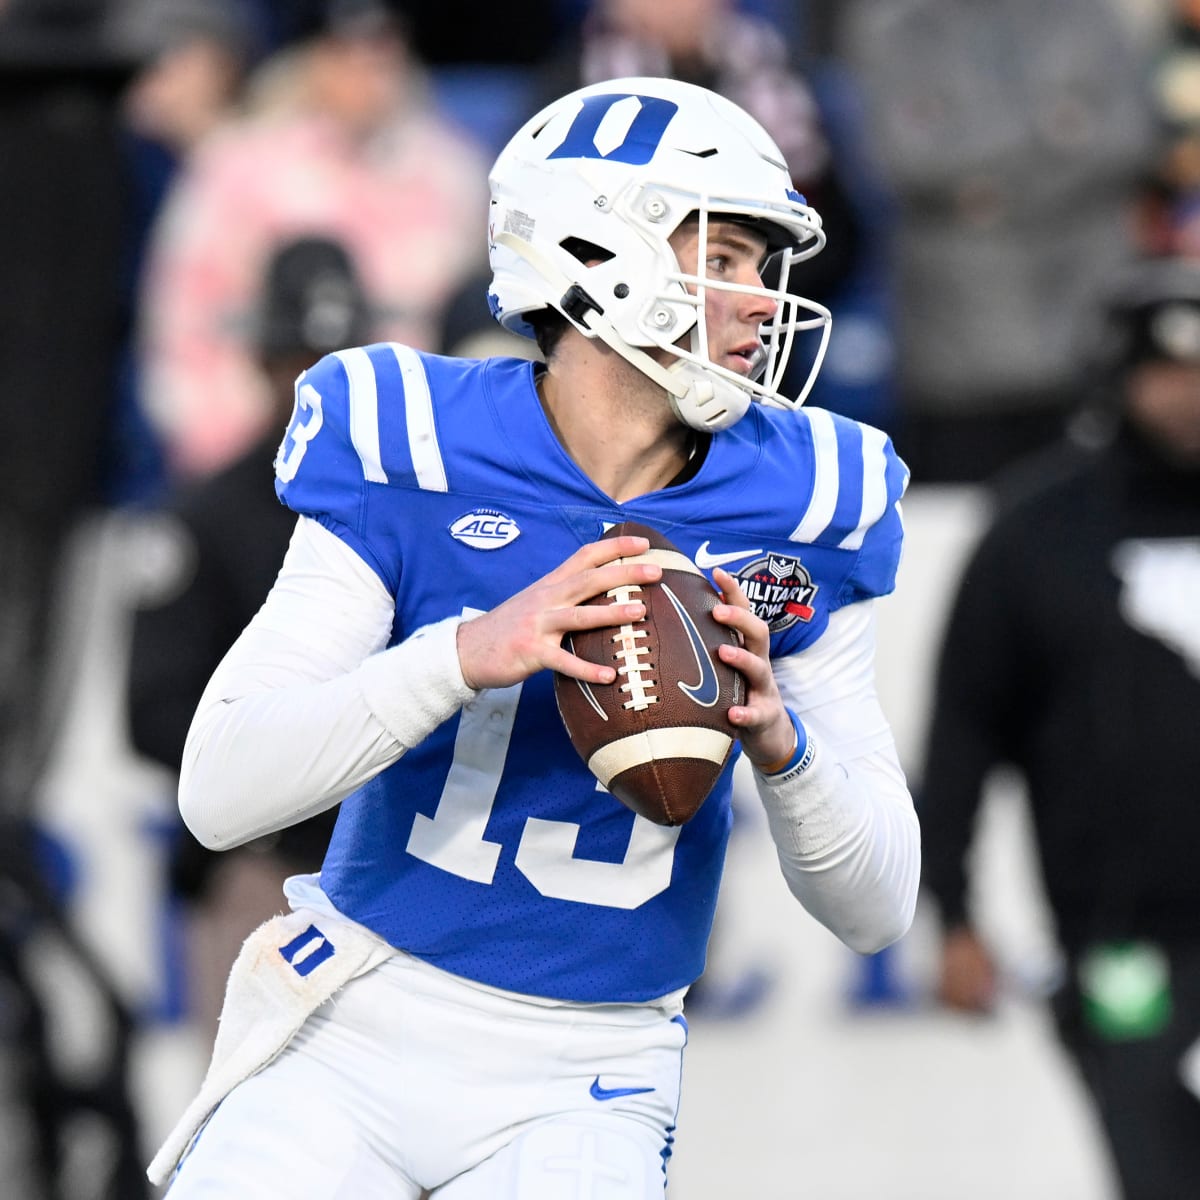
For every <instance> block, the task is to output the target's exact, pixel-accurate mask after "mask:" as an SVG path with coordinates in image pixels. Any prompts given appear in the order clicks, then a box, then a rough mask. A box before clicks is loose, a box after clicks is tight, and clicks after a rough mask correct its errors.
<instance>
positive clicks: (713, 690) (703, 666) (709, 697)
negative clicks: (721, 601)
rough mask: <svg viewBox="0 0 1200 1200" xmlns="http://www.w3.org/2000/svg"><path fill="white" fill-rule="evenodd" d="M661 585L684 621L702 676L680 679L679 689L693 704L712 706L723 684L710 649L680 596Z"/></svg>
mask: <svg viewBox="0 0 1200 1200" xmlns="http://www.w3.org/2000/svg"><path fill="white" fill-rule="evenodd" d="M660 586H661V587H662V590H663V591H664V592H665V593H666V596H667V599H668V600H670V602H671V607H672V608H673V609H674V610H675V614H676V616H678V617H679V620H680V621H681V622H682V623H683V628H684V632H685V633H686V634H687V636H688V641H689V642H690V643H691V646H692V654H693V656H694V657H695V659H696V670H697V671H699V672H700V678H699V680H698V681H697V682H696V683H684V682H683V680H682V679H681V680H679V690H680V691H681V692H683V694H684V695H685V696H687V698H688V699H689V700H691V701H692V703H693V704H698V705H700V707H701V708H712V706H713V705H714V704H716V702H717V700H718V699H719V698H720V695H721V685H720V683H719V682H718V681H717V673H716V671H715V670H713V665H712V659H710V658H709V657H708V651H707V650H706V649H705V648H704V639H703V638H702V637H701V636H700V630H698V629H697V628H696V623H695V621H693V620H692V618H691V616H690V615H689V614H688V611H687V609H686V608H684V607H683V604H682V603H681V602H680V599H679V597H678V596H676V595H675V593H674V592H673V591H671V589H670V588H669V587H667V585H666V584H665V583H664V584H661V585H660Z"/></svg>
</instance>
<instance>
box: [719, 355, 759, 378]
mask: <svg viewBox="0 0 1200 1200" xmlns="http://www.w3.org/2000/svg"><path fill="white" fill-rule="evenodd" d="M721 366H723V367H725V368H726V370H729V371H732V372H733V373H734V374H735V375H740V376H741V377H742V378H743V379H749V378H750V377H751V376H752V375H753V374H754V372H755V370H756V368H757V367H758V356H757V355H749V354H726V355H725V356H724V357H723V358H722V359H721Z"/></svg>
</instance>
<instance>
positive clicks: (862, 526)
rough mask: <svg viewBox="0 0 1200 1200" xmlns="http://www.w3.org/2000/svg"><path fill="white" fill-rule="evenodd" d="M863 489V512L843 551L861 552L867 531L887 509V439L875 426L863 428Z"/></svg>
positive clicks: (843, 541)
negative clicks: (885, 451)
mask: <svg viewBox="0 0 1200 1200" xmlns="http://www.w3.org/2000/svg"><path fill="white" fill-rule="evenodd" d="M862 435H863V439H862V456H863V486H862V512H861V514H860V515H859V518H858V526H857V527H856V528H855V529H853V530H852V531H851V532H850V533H848V534H846V536H845V537H844V538H842V540H841V542H840V543H839V544H840V545H841V547H842V549H843V550H860V549H861V548H862V544H863V538H865V537H866V536H867V530H868V529H870V528H871V526H872V525H874V524H875V522H876V521H878V520H879V518H880V517H882V516H883V510H884V509H885V508H886V507H887V455H886V454H885V453H884V448H885V446H886V445H887V435H886V434H885V433H883V431H882V430H879V429H875V428H874V427H873V426H870V425H864V426H863V427H862Z"/></svg>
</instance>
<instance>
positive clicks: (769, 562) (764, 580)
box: [737, 554, 817, 633]
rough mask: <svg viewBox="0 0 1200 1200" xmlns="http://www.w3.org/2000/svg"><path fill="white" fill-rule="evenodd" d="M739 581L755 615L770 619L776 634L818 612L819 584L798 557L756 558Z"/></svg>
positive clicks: (779, 555)
mask: <svg viewBox="0 0 1200 1200" xmlns="http://www.w3.org/2000/svg"><path fill="white" fill-rule="evenodd" d="M737 580H738V583H740V584H741V585H742V591H743V592H745V593H746V598H747V599H748V600H749V601H750V607H751V608H752V609H754V615H755V616H756V617H760V618H761V619H762V620H764V621H766V623H767V627H768V628H769V629H770V631H771V632H772V633H778V632H779V631H780V630H782V629H787V628H788V627H789V626H790V625H794V624H795V623H796V622H797V621H811V620H812V619H813V617H814V616H815V615H816V610H815V609H814V608H813V598H814V597H815V596H816V594H817V585H816V584H815V583H813V581H812V576H811V575H810V574H809V573H808V570H807V568H806V567H805V566H804V564H803V563H802V562H801V561H800V560H799V559H798V558H789V557H787V556H786V555H782V554H768V555H766V556H765V557H763V558H756V559H755V560H754V561H753V562H752V563H748V564H747V565H746V566H744V567H743V568H742V569H741V570H740V571H739V572H738V573H737Z"/></svg>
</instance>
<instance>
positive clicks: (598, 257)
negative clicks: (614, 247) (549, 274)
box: [558, 237, 616, 266]
mask: <svg viewBox="0 0 1200 1200" xmlns="http://www.w3.org/2000/svg"><path fill="white" fill-rule="evenodd" d="M558 244H559V245H560V246H561V247H562V248H563V249H564V250H565V251H566V252H567V253H568V254H569V255H570V256H571V257H572V258H574V259H578V260H579V262H581V263H583V264H584V266H593V265H595V264H597V263H606V262H608V261H609V260H610V259H613V258H616V255H615V254H614V253H613V251H611V250H606V249H605V248H604V247H603V246H597V245H596V243H595V242H589V241H587V240H586V239H585V238H579V237H566V238H563V240H562V241H561V242H559V243H558Z"/></svg>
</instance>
